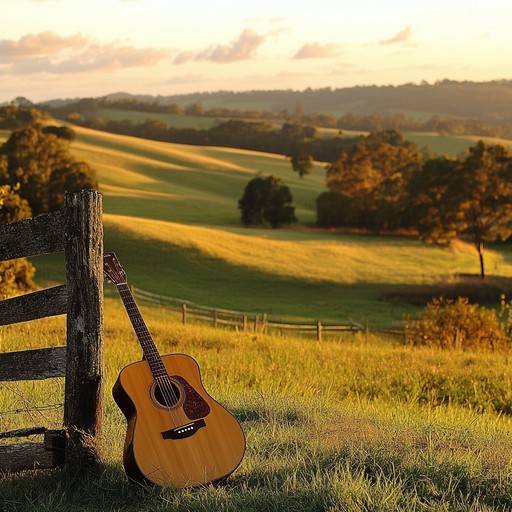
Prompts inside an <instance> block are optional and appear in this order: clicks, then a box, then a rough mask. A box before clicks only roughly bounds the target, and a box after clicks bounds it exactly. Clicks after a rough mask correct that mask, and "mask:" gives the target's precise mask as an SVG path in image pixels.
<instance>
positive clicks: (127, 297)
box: [116, 283, 167, 379]
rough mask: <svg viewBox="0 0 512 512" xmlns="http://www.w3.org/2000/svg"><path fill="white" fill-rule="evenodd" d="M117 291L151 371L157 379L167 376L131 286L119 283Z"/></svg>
mask: <svg viewBox="0 0 512 512" xmlns="http://www.w3.org/2000/svg"><path fill="white" fill-rule="evenodd" d="M116 286H117V291H118V292H119V295H120V296H121V299H122V301H123V304H124V307H125V309H126V312H127V313H128V317H129V318H130V321H131V323H132V327H133V330H134V331H135V334H136V335H137V339H138V340H139V343H140V346H141V347H142V352H143V354H144V357H145V358H146V360H147V361H148V363H149V366H150V368H151V373H152V374H153V377H154V378H155V379H157V378H159V377H165V376H167V370H166V368H165V365H164V363H163V361H162V358H161V356H160V354H159V352H158V349H157V348H156V345H155V342H154V341H153V338H152V336H151V334H150V332H149V330H148V328H147V327H146V323H145V322H144V319H143V318H142V315H141V313H140V311H139V308H138V306H137V304H136V302H135V299H134V298H133V295H132V292H131V291H130V287H129V286H128V284H127V283H121V284H117V285H116Z"/></svg>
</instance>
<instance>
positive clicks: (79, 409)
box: [64, 190, 103, 466]
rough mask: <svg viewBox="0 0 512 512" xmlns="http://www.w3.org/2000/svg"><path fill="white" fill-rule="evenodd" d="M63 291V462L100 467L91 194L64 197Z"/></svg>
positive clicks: (99, 294) (96, 224)
mask: <svg viewBox="0 0 512 512" xmlns="http://www.w3.org/2000/svg"><path fill="white" fill-rule="evenodd" d="M65 212H66V229H65V233H66V234H65V249H64V255H65V260H66V284H67V291H68V303H67V326H66V327H67V328H66V345H67V359H66V384H65V396H66V399H65V403H64V425H65V426H66V428H67V429H68V433H69V437H68V445H67V448H66V457H67V461H68V462H70V463H72V464H75V465H80V466H88V465H96V464H97V463H98V462H99V453H98V447H97V446H96V441H97V439H98V437H99V433H100V430H101V425H102V420H103V407H102V404H103V378H102V376H103V224H102V196H101V194H100V193H99V192H97V191H95V190H81V191H79V192H76V193H73V194H66V206H65Z"/></svg>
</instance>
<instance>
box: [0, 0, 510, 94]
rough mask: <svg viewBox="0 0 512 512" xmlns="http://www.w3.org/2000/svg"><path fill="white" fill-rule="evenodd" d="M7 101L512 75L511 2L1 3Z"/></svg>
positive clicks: (0, 78)
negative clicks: (124, 93) (20, 97)
mask: <svg viewBox="0 0 512 512" xmlns="http://www.w3.org/2000/svg"><path fill="white" fill-rule="evenodd" d="M0 13H1V15H0V103H2V102H6V101H10V100H12V99H13V98H15V97H18V96H24V97H26V98H28V99H30V100H32V101H34V102H38V101H44V100H49V99H55V98H83V97H98V96H102V95H105V94H110V93H114V92H128V93H132V94H151V95H155V96H156V95H164V96H165V95H172V94H186V93H192V92H213V91H219V90H230V91H247V90H270V89H292V90H304V89H306V88H308V87H311V88H313V89H317V88H323V87H331V88H333V89H336V88H343V87H352V86H355V85H400V84H404V83H418V84H419V83H421V82H422V81H426V82H428V83H435V82H436V81H438V80H444V79H450V80H470V81H488V80H502V79H512V29H511V28H510V27H511V26H512V4H510V0H493V1H492V2H491V1H487V2H483V1H480V0H478V1H477V0H429V1H428V2H427V1H422V2H419V1H415V0H407V1H406V0H356V1H350V2H346V1H345V2H344V1H342V0H309V1H301V0H293V1H291V0H273V1H270V0H255V1H254V2H243V1H241V0H238V1H228V0H216V1H215V2H213V1H205V0H182V1H178V2H177V1H176V0H16V1H15V0H0Z"/></svg>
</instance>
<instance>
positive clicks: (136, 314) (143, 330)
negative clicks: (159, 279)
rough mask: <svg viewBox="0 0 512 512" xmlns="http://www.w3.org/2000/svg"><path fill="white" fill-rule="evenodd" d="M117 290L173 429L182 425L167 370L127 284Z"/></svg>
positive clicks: (122, 284)
mask: <svg viewBox="0 0 512 512" xmlns="http://www.w3.org/2000/svg"><path fill="white" fill-rule="evenodd" d="M117 288H118V291H119V294H120V295H121V298H122V300H123V304H124V306H125V308H126V310H127V312H128V316H129V318H130V320H131V322H132V326H133V328H134V330H135V333H136V334H137V336H138V337H139V340H140V343H141V346H142V350H143V353H144V354H145V356H146V360H147V361H148V364H149V366H150V369H151V371H152V374H153V377H154V378H155V381H156V385H157V386H158V388H159V389H160V392H161V393H162V397H163V399H164V402H165V406H166V410H167V412H168V413H169V416H170V419H171V421H172V422H173V424H174V427H177V426H179V425H180V424H183V420H182V419H181V418H180V410H179V408H178V407H176V406H177V405H178V403H179V400H180V398H179V396H177V395H176V392H175V391H174V387H173V384H172V379H171V377H170V376H169V374H168V372H167V368H166V367H165V365H164V363H163V360H162V358H161V356H160V354H159V352H158V350H157V349H156V346H155V345H154V341H153V338H152V337H151V334H150V333H149V330H148V328H147V326H146V324H145V322H144V319H143V318H142V315H141V314H140V311H139V309H138V307H137V304H136V302H135V300H134V299H133V296H132V294H131V291H130V289H129V287H128V284H127V283H121V284H119V285H117ZM148 356H149V357H148ZM152 358H153V359H152ZM151 361H152V362H153V366H152V365H151ZM155 372H156V373H158V375H155ZM185 420H186V421H185V422H187V421H188V418H185Z"/></svg>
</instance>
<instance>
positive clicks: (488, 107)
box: [45, 80, 512, 125]
mask: <svg viewBox="0 0 512 512" xmlns="http://www.w3.org/2000/svg"><path fill="white" fill-rule="evenodd" d="M106 98H107V99H109V100H115V101H117V100H127V99H137V100H140V101H144V102H148V103H149V102H153V101H157V102H158V103H161V104H174V103H175V104H177V105H181V106H186V105H189V104H191V103H200V104H201V105H203V106H204V107H205V108H212V107H220V108H229V109H241V110H257V111H258V110H260V111H261V110H264V111H269V112H283V111H287V112H288V113H293V112H295V111H296V110H297V109H300V110H301V111H302V112H304V113H312V112H318V113H325V114H332V115H334V116H337V117H338V116H341V115H343V114H346V113H348V112H352V113H355V114H368V113H375V112H378V113H381V114H390V113H393V112H401V113H404V114H406V115H408V116H411V117H412V118H414V119H418V120H425V119H427V118H429V117H431V116H432V115H436V114H437V115H440V116H448V117H451V116H453V117H458V118H465V119H477V120H479V121H481V122H484V123H489V124H492V125H495V124H501V123H510V122H511V121H512V81H507V80H503V81H493V82H456V81H451V80H443V81H441V82H436V83H434V84H428V83H426V82H424V83H421V84H403V85H399V86H358V87H349V88H341V89H331V88H323V89H306V90H303V91H296V90H270V91H244V92H234V91H219V92H212V93H199V92H198V93H193V94H181V95H170V96H158V97H152V96H147V95H144V96H142V95H141V96H138V95H133V94H127V93H116V94H111V95H108V96H106ZM75 101H77V100H76V99H75V100H54V101H50V102H46V103H45V105H48V106H53V107H61V106H63V105H65V104H68V103H71V102H75Z"/></svg>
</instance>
